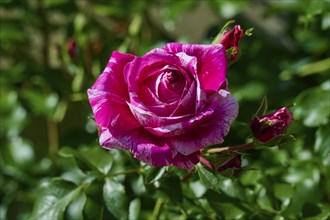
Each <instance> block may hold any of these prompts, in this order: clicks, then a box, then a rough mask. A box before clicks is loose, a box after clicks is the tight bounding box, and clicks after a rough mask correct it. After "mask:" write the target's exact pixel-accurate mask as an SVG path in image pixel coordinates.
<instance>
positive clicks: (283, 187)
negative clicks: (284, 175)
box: [274, 183, 293, 201]
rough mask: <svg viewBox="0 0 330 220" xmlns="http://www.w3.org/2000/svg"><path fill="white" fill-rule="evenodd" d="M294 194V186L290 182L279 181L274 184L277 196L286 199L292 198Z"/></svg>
mask: <svg viewBox="0 0 330 220" xmlns="http://www.w3.org/2000/svg"><path fill="white" fill-rule="evenodd" d="M292 194H293V188H292V187H291V186H290V184H286V183H277V184H275V185H274V195H275V197H276V198H278V199H280V200H282V201H284V200H286V199H290V198H291V196H292Z"/></svg>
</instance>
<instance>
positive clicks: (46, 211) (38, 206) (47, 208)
mask: <svg viewBox="0 0 330 220" xmlns="http://www.w3.org/2000/svg"><path fill="white" fill-rule="evenodd" d="M81 193H82V191H81V189H80V188H79V187H77V186H76V185H75V184H73V183H71V182H68V181H65V180H62V179H54V180H52V181H50V182H49V183H48V184H47V185H46V186H44V187H43V188H42V191H41V194H40V196H39V198H38V199H37V201H36V203H35V206H34V209H33V212H32V215H31V216H30V219H31V220H34V219H63V214H64V212H65V210H66V208H67V206H68V205H69V204H70V203H71V202H72V201H73V200H75V199H76V198H77V197H78V196H79V195H81Z"/></svg>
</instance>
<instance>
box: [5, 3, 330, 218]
mask: <svg viewBox="0 0 330 220" xmlns="http://www.w3.org/2000/svg"><path fill="white" fill-rule="evenodd" d="M0 19H1V24H0V73H1V75H0V95H1V96H0V113H1V118H0V147H1V154H0V171H1V176H0V199H1V206H0V219H27V218H28V217H29V216H30V217H31V219H38V218H39V217H40V216H43V214H45V213H40V210H41V212H42V211H43V209H45V207H46V209H45V210H48V212H51V213H53V214H54V213H55V214H54V215H51V216H52V217H54V218H55V219H57V218H59V219H61V218H63V216H64V217H65V219H81V218H83V219H109V218H110V219H116V218H129V219H308V218H309V219H327V218H329V202H330V185H329V184H330V174H329V168H330V157H329V156H330V155H329V151H330V150H329V149H330V138H329V137H330V136H329V134H330V128H329V115H330V77H329V76H330V75H329V74H330V72H329V71H330V50H329V49H330V41H329V36H330V1H329V0H309V1H307V0H303V1H299V0H283V1H262V0H251V1H248V0H246V1H243V0H241V1H238V0H235V1H220V0H180V1H179V0H177V1H176V0H24V1H23V0H22V1H19V0H0ZM232 19H234V20H235V21H236V24H239V25H241V27H242V28H243V29H244V30H247V29H248V28H251V27H253V28H254V31H253V35H252V36H251V37H244V38H243V39H242V41H241V43H240V54H239V58H238V62H236V63H234V64H233V65H231V66H230V67H229V69H228V80H229V88H230V91H231V92H232V93H233V95H234V96H235V97H236V99H237V100H238V101H239V104H240V112H239V116H238V121H239V122H242V123H235V124H234V125H233V127H232V129H231V131H230V134H229V135H228V138H227V139H226V140H225V143H224V146H225V145H226V144H227V145H237V144H241V143H244V142H245V141H246V138H247V137H248V136H249V135H250V131H249V129H248V128H246V127H244V125H242V124H244V123H249V121H250V119H251V117H252V115H253V114H254V112H256V111H257V108H258V106H259V104H260V102H261V99H262V97H263V96H264V95H265V94H267V97H268V102H269V108H270V110H274V109H278V108H280V107H282V106H288V107H289V106H290V110H291V111H292V112H293V114H294V118H295V122H294V124H293V125H292V126H291V127H290V129H289V131H288V132H289V133H291V134H293V135H294V136H295V137H296V139H297V140H296V141H295V142H291V143H288V144H286V145H283V146H281V147H280V148H277V147H275V148H267V149H262V150H256V151H252V152H250V153H248V154H247V155H246V156H245V157H244V158H245V159H244V161H243V162H244V164H245V165H248V168H247V170H246V171H244V172H243V173H242V174H241V175H240V176H239V177H238V178H237V179H234V180H232V179H221V177H220V176H218V175H217V174H215V175H216V176H218V178H220V179H221V180H222V181H220V183H219V185H218V186H216V187H217V189H216V190H215V191H217V193H212V192H213V191H211V190H212V189H207V188H209V187H207V186H203V184H201V181H200V180H199V178H198V176H197V175H196V174H193V176H192V177H191V178H190V179H189V180H188V181H182V178H181V179H180V177H182V175H187V173H186V172H185V171H180V170H175V169H174V168H173V169H167V170H166V172H165V171H164V170H163V169H157V170H153V169H152V168H150V167H145V166H142V165H141V164H140V163H139V162H138V161H136V160H134V159H133V158H132V157H131V156H130V155H129V154H127V153H125V152H117V151H116V152H110V153H106V152H107V151H105V150H104V151H103V150H102V149H101V148H100V147H99V146H98V142H97V129H96V127H95V124H94V121H93V120H91V119H90V116H92V112H91V109H90V106H89V103H88V100H87V94H86V90H87V89H88V88H89V87H90V86H91V85H92V84H93V83H94V81H95V79H96V78H97V77H98V76H99V74H100V73H101V72H102V71H103V68H104V67H105V65H106V63H107V61H108V59H109V57H110V55H111V52H112V51H114V50H119V51H121V52H127V53H133V54H136V55H142V54H144V53H146V52H147V51H149V50H151V49H152V48H155V47H162V46H163V45H164V44H165V43H166V42H172V41H178V42H183V43H205V44H206V43H210V42H211V41H212V39H213V38H214V37H215V36H216V34H217V33H218V32H219V30H220V29H221V27H222V26H223V25H224V24H225V23H226V22H227V21H228V20H232ZM294 104H295V106H293V105H294ZM91 149H92V150H91ZM86 151H87V153H86ZM58 152H60V155H59V154H58ZM79 152H85V153H82V154H81V155H80V153H79ZM91 152H92V153H91ZM93 152H94V154H93ZM78 154H79V156H77V155H78ZM104 155H105V157H106V158H104ZM100 157H102V158H103V159H104V160H106V159H109V160H106V161H111V162H108V163H109V164H110V163H111V164H112V162H113V165H107V162H100V163H96V162H95V161H97V160H100ZM73 158H75V160H74V159H73ZM77 158H78V159H77ZM86 158H87V159H86ZM89 160H90V161H89ZM86 161H87V162H86ZM84 163H85V164H84ZM86 164H87V167H88V166H90V167H89V168H86ZM91 167H92V168H95V169H96V170H97V169H98V170H99V171H100V172H101V173H103V174H104V175H103V174H102V175H103V177H104V178H103V179H102V178H101V177H100V176H97V175H96V174H95V172H96V171H95V170H94V171H93V169H92V168H91ZM141 167H142V168H141ZM91 170H92V171H91ZM127 170H128V171H132V172H131V173H132V174H129V173H130V172H127V174H126V173H125V172H126V171H127ZM135 171H136V172H135ZM108 172H109V173H110V174H111V175H112V176H111V175H110V174H109V173H108ZM118 172H124V173H123V174H122V175H121V174H118ZM164 172H165V174H166V175H167V176H165V177H164V176H162V175H165V174H164ZM117 174H118V176H119V177H120V178H117V179H116V178H115V179H113V178H112V177H114V176H117ZM156 174H157V175H158V176H157V175H156ZM95 175H96V176H95ZM98 175H101V174H98ZM102 175H101V176H102ZM107 175H108V176H107ZM109 175H110V176H111V178H110V177H109ZM105 176H106V177H105ZM161 176H162V178H160V177H161ZM54 177H56V178H57V179H55V180H54V179H53V178H54ZM94 177H95V178H94ZM108 177H109V178H108ZM100 178H101V179H100ZM141 178H143V180H141ZM148 178H149V179H148ZM89 179H92V180H89ZM54 181H55V182H54ZM56 181H57V182H56ZM111 181H113V182H111ZM141 181H142V182H141ZM71 182H73V183H74V184H75V185H74V186H73V185H72V186H71V185H70V184H73V183H71ZM202 182H203V181H202ZM87 183H88V184H87ZM159 183H160V184H161V186H163V188H162V187H157V184H159ZM45 184H50V185H48V186H51V187H53V188H52V189H54V191H52V192H51V193H53V192H54V193H55V192H56V193H55V194H54V195H53V197H52V198H51V199H50V198H49V197H47V198H48V199H49V201H54V200H55V201H56V203H52V202H50V203H51V204H53V205H54V204H55V208H54V206H52V207H51V208H50V207H47V204H48V203H46V202H45V195H48V196H49V194H51V193H50V192H47V191H45V190H44V191H43V190H42V189H43V188H42V186H43V185H45ZM84 184H85V185H84ZM86 184H87V185H86ZM116 184H117V185H116ZM139 184H140V185H139ZM141 184H142V185H141ZM162 184H163V185H162ZM166 184H167V185H176V186H177V187H176V188H177V189H168V187H166ZM111 186H116V187H115V188H117V189H118V190H117V191H115V192H113V191H111V189H113V188H112V187H111ZM40 187H41V188H40ZM51 187H49V188H51ZM75 187H78V188H79V189H81V191H79V193H78V194H74V195H75V196H74V197H72V198H71V197H70V198H67V200H65V201H63V200H61V198H62V197H63V196H65V195H66V194H68V193H69V192H76V191H74V189H76V188H75ZM92 187H94V188H95V189H94V188H92ZM107 187H109V188H107ZM141 187H142V188H141ZM46 188H47V187H46ZM102 188H103V197H102ZM92 189H94V191H93V190H92ZM107 189H110V194H114V195H117V197H114V198H112V200H111V198H110V199H109V198H108V197H107V196H105V193H106V192H107ZM61 190H62V191H61ZM139 190H140V191H139ZM172 190H174V191H172ZM90 191H92V192H91V193H90ZM100 191H101V192H100ZM155 191H157V193H154V192H155ZM47 193H48V194H47ZM116 193H117V194H116ZM158 193H159V194H158ZM180 193H181V194H180ZM60 195H62V196H60ZM70 195H71V194H70ZM99 195H100V198H101V199H98V197H97V196H99ZM95 196H96V197H95ZM178 196H179V197H178ZM94 197H95V198H94ZM110 197H111V196H110ZM123 197H125V198H123ZM47 198H46V199H47ZM102 198H103V199H102ZM159 198H161V200H160V199H159ZM52 199H53V200H52ZM118 201H119V202H118ZM42 204H46V205H45V207H43V206H42ZM77 204H78V205H77ZM72 207H73V208H72ZM77 207H78V208H77ZM104 207H105V208H104ZM112 207H117V208H118V210H120V211H122V213H121V214H120V213H119V214H118V210H114V209H116V208H112ZM125 208H126V209H125ZM124 209H125V210H126V211H125V210H124ZM38 210H39V211H38ZM77 210H78V211H77ZM123 210H124V211H123ZM46 212H47V211H46ZM31 213H32V215H31ZM125 213H126V214H125ZM122 216H124V217H122ZM125 216H126V217H125ZM39 219H40V218H39Z"/></svg>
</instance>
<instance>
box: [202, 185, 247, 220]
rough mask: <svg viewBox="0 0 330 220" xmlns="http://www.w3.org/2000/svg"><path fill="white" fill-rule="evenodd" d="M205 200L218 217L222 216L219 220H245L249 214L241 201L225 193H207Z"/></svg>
mask: <svg viewBox="0 0 330 220" xmlns="http://www.w3.org/2000/svg"><path fill="white" fill-rule="evenodd" d="M205 198H206V199H207V201H208V203H209V204H210V206H211V208H212V209H213V210H214V211H215V212H216V213H217V215H219V217H220V216H221V217H220V218H219V219H244V218H243V217H244V215H245V214H246V213H248V212H247V210H245V208H244V207H243V206H242V205H241V202H240V201H239V200H237V199H234V198H231V197H228V196H226V195H225V194H223V193H217V192H214V191H207V192H206V194H205Z"/></svg>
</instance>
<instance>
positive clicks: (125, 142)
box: [99, 129, 199, 170]
mask: <svg viewBox="0 0 330 220" xmlns="http://www.w3.org/2000/svg"><path fill="white" fill-rule="evenodd" d="M99 141H100V144H101V146H103V147H105V148H108V149H123V150H129V151H130V152H131V153H132V154H133V156H134V157H135V158H137V159H139V160H142V161H143V162H145V163H148V164H150V165H153V166H169V165H174V166H177V167H179V168H183V169H187V170H191V169H193V168H194V166H195V165H196V164H197V163H198V162H199V152H194V153H193V154H191V155H188V156H184V155H182V154H180V153H178V152H177V151H175V150H173V149H171V148H170V147H169V145H168V144H166V142H165V139H162V138H159V137H155V136H153V135H151V134H150V133H148V132H146V131H145V130H143V129H135V130H133V131H132V132H130V133H129V134H127V133H119V132H115V131H112V132H110V131H109V130H108V129H103V130H102V131H101V133H100V139H99Z"/></svg>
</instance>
